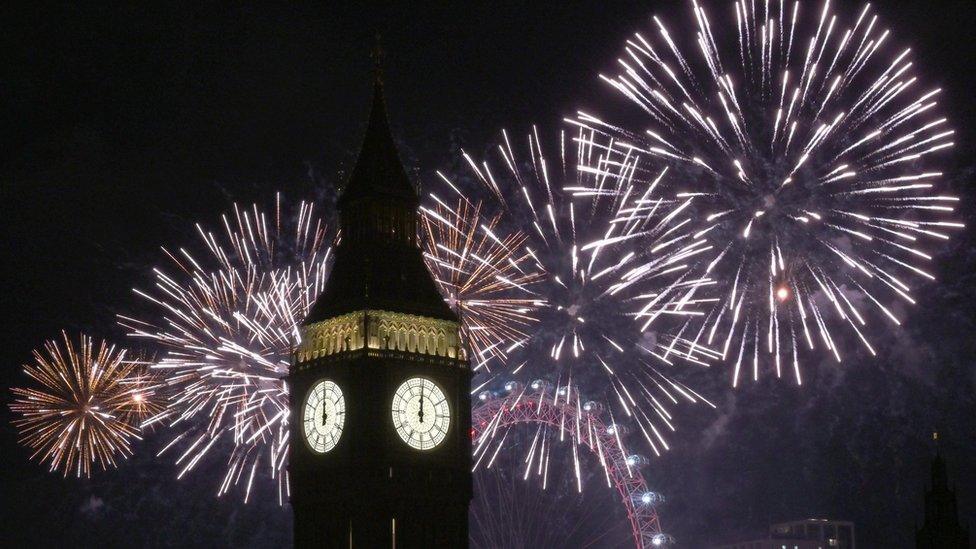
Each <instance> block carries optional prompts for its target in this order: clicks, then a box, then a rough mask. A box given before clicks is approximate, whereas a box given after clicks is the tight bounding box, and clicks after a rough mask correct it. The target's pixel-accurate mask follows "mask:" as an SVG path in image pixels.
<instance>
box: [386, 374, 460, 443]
mask: <svg viewBox="0 0 976 549" xmlns="http://www.w3.org/2000/svg"><path fill="white" fill-rule="evenodd" d="M393 425H394V426H395V427H396V431H397V434H398V435H400V438H401V439H403V442H406V443H407V444H409V445H410V446H412V447H413V448H416V449H418V450H430V449H432V448H436V447H437V445H438V444H440V443H441V442H443V441H444V437H445V436H447V429H448V427H450V426H451V407H450V406H449V405H448V403H447V397H445V396H444V391H442V390H441V388H440V387H438V386H437V384H435V383H434V382H433V381H431V380H429V379H426V378H422V377H413V378H410V379H408V380H406V381H404V382H403V383H402V384H401V385H400V387H398V388H397V390H396V393H394V394H393Z"/></svg>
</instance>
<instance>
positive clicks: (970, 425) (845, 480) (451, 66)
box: [0, 1, 976, 548]
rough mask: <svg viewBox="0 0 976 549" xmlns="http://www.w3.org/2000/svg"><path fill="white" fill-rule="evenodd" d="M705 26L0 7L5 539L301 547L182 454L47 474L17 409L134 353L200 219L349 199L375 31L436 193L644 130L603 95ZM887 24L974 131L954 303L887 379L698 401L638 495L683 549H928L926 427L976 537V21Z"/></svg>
mask: <svg viewBox="0 0 976 549" xmlns="http://www.w3.org/2000/svg"><path fill="white" fill-rule="evenodd" d="M577 4H579V5H577ZM845 7H846V8H847V9H848V10H853V9H854V8H853V7H851V6H845ZM686 9H687V7H686V6H684V5H677V4H676V3H671V2H659V3H655V2H629V1H628V2H618V3H615V4H614V5H613V7H612V8H610V7H606V6H605V5H604V3H603V2H595V3H593V4H592V5H589V6H584V5H582V3H575V2H574V3H572V7H567V6H562V5H561V4H557V3H552V4H547V5H541V4H540V5H533V6H531V7H529V6H522V5H519V4H518V3H514V2H513V3H478V4H475V5H458V6H456V7H440V8H433V7H416V6H415V7H409V8H407V7H402V8H401V7H396V6H395V5H393V4H389V5H388V4H386V3H382V4H378V5H376V6H372V7H365V6H362V5H354V4H352V3H349V4H348V5H339V6H335V5H333V6H330V7H328V8H325V7H322V8H319V9H305V8H299V7H270V8H269V7H262V8H260V9H258V8H239V9H234V10H227V11H219V10H213V9H211V10H208V9H202V8H197V9H176V8H175V7H174V8H170V7H165V8H164V7H140V8H134V7H121V8H120V7H116V8H112V9H108V8H105V9H96V8H80V7H77V8H72V7H62V8H58V9H49V8H38V7H35V6H34V5H33V4H28V3H24V4H23V5H20V6H17V5H8V6H6V7H4V8H2V10H3V11H0V21H3V29H4V30H3V32H2V33H0V121H2V127H0V129H2V131H0V143H2V146H0V204H2V206H0V208H2V209H0V212H2V215H0V219H2V221H0V222H2V224H3V235H4V242H5V244H4V246H3V247H2V254H3V255H2V264H3V265H4V266H5V267H6V269H4V271H5V276H4V281H5V284H4V285H3V286H2V288H3V294H2V301H3V310H4V311H5V319H6V321H5V322H4V330H3V331H2V335H0V338H2V360H0V386H2V387H3V391H2V393H0V401H2V402H3V407H2V410H0V479H2V480H0V486H2V490H3V494H2V496H0V501H2V506H3V509H2V511H0V532H3V536H4V538H3V539H2V540H0V544H2V545H5V546H11V545H22V544H26V543H28V542H29V541H30V542H34V543H37V544H41V543H48V544H66V543H72V544H74V545H76V546H102V545H105V544H110V545H121V544H127V545H200V546H217V545H251V546H274V545H280V544H284V543H290V539H291V537H290V532H288V529H289V528H290V521H289V518H288V515H287V509H285V510H282V509H279V508H278V507H277V505H276V504H274V502H272V501H270V499H268V498H265V499H262V498H260V497H259V498H257V501H252V502H251V503H249V504H248V505H247V506H244V505H242V504H239V503H238V501H237V498H236V495H232V496H230V497H226V498H224V499H222V500H216V499H214V498H213V497H212V492H213V490H212V487H213V486H214V484H215V482H214V478H212V477H208V476H207V475H208V474H212V475H218V474H219V473H220V472H219V470H216V469H215V470H214V471H212V472H210V473H208V472H207V471H206V470H204V471H202V472H199V471H198V472H197V474H196V476H194V475H191V476H190V477H187V478H185V479H183V480H181V481H176V480H175V469H174V468H173V466H172V465H171V463H170V461H169V460H162V459H160V460H154V459H153V458H152V456H153V454H154V453H155V450H156V449H157V448H158V447H159V445H160V443H161V441H163V440H164V437H155V438H154V437H152V436H150V437H149V438H148V439H147V440H146V441H144V442H142V443H140V444H137V449H138V450H139V452H138V455H137V457H136V458H134V459H133V460H130V461H128V462H125V463H123V464H122V465H121V467H120V468H119V470H117V471H108V472H104V473H102V472H99V473H97V474H95V475H94V478H93V479H92V480H90V481H79V480H75V479H68V480H62V479H61V478H60V476H58V475H53V474H48V473H47V472H46V469H45V467H44V466H42V465H39V464H37V463H31V462H28V461H27V457H28V453H27V451H26V450H25V449H23V448H21V447H20V446H18V445H17V442H16V433H15V431H14V429H13V428H12V427H11V426H10V422H9V420H10V413H9V411H8V409H7V403H8V402H9V400H10V393H9V391H8V390H7V389H6V388H7V387H10V386H14V385H23V384H25V383H26V377H25V376H24V375H23V374H22V372H21V364H23V363H24V362H26V361H28V360H29V358H30V352H31V349H33V348H35V347H38V346H40V345H41V344H42V343H43V341H44V340H45V339H48V338H52V337H55V336H57V334H58V333H59V332H60V330H62V329H66V330H68V331H69V332H72V333H74V332H77V331H81V330H83V331H85V332H87V333H89V334H91V335H95V336H99V337H108V338H113V339H115V340H116V341H120V342H124V331H123V330H122V329H120V328H119V327H118V326H117V325H116V324H115V314H116V313H118V312H122V311H126V310H128V309H130V308H131V307H133V306H135V305H134V304H135V302H136V300H135V298H134V296H133V294H132V292H131V288H132V287H134V286H146V285H148V284H150V281H151V268H152V266H153V265H154V264H156V263H158V262H159V261H160V258H161V256H160V252H159V246H160V245H170V246H173V245H175V246H179V245H180V244H181V243H184V242H187V241H188V240H189V239H191V238H193V234H192V230H193V229H192V224H193V223H194V222H197V221H201V220H203V221H206V222H208V223H212V222H215V221H216V220H217V218H218V215H219V214H220V213H222V212H224V211H226V210H227V209H228V207H229V206H230V204H231V203H232V202H234V201H237V202H241V203H248V204H249V203H251V202H255V201H257V202H260V203H264V204H267V203H269V202H270V201H271V200H272V199H273V197H274V193H275V192H276V191H281V192H282V193H283V194H284V196H286V197H288V198H293V199H295V200H298V199H301V198H315V197H322V196H327V195H331V194H332V193H331V191H330V190H329V189H331V188H333V186H334V185H335V184H336V182H338V181H341V180H342V179H343V174H344V173H345V171H347V170H348V169H349V168H350V167H351V164H352V162H353V161H354V160H355V155H356V152H357V147H358V145H359V141H360V139H361V135H362V131H363V128H364V126H365V121H366V114H367V109H368V105H369V97H370V85H371V76H370V74H371V61H370V57H369V51H370V49H371V47H372V44H373V36H374V34H375V33H377V32H379V33H381V34H382V42H383V47H384V49H385V51H386V71H385V82H386V90H387V91H386V99H387V104H388V107H389V111H390V113H391V118H392V124H393V127H394V133H395V135H396V138H397V140H398V141H399V143H400V150H401V156H402V157H403V159H404V161H405V163H406V165H407V166H408V169H409V170H410V171H411V173H412V174H413V175H414V176H415V177H417V178H418V179H419V181H421V183H423V182H424V181H425V180H430V178H431V177H432V176H433V173H434V171H435V170H437V169H449V167H450V166H451V165H452V163H455V162H456V161H457V157H456V153H457V149H458V147H460V146H463V147H465V149H466V150H471V151H474V152H480V151H482V150H483V149H484V148H485V147H486V146H487V145H489V144H490V143H491V139H490V138H492V137H494V136H495V135H497V133H498V131H499V130H500V129H501V128H508V129H509V130H512V131H514V132H518V133H524V131H525V130H526V129H528V128H529V126H530V125H531V124H532V123H538V124H540V125H543V126H546V127H554V126H555V125H556V124H557V123H558V122H559V121H560V119H561V118H562V117H564V116H569V115H572V114H573V113H575V111H576V110H577V109H580V108H586V109H590V110H593V111H597V112H601V113H627V112H628V110H627V109H628V106H627V105H626V104H625V103H624V100H623V99H622V98H620V97H618V96H617V95H616V94H614V93H612V92H611V91H610V90H609V89H608V88H607V86H605V85H603V84H601V83H600V82H599V81H598V79H597V74H598V73H599V72H601V71H611V70H613V68H614V59H615V58H616V57H617V55H618V54H619V52H620V49H621V46H622V44H623V41H624V39H625V38H626V37H628V36H629V35H630V34H631V33H632V32H634V31H637V30H644V29H645V28H647V23H648V20H649V16H650V15H652V14H653V13H664V14H668V15H669V18H670V20H671V21H672V22H678V21H682V22H683V21H685V20H686V13H685V11H684V10H686ZM877 11H878V12H879V13H880V15H881V16H882V17H883V19H884V23H885V24H886V26H888V27H890V28H891V29H892V34H893V36H892V39H894V40H896V41H897V42H898V43H900V44H903V45H907V46H911V47H912V48H913V49H914V51H915V58H916V61H917V63H918V65H919V67H920V68H919V69H918V71H917V72H918V73H920V75H921V76H922V77H923V78H924V80H925V81H926V82H928V83H931V84H937V85H939V86H941V87H942V88H944V90H945V91H944V93H945V95H944V97H943V101H942V109H943V112H945V113H946V114H947V115H948V117H949V119H950V121H951V125H952V127H953V128H954V129H956V130H957V137H958V138H957V139H956V147H955V149H954V153H953V155H952V156H953V157H954V161H953V162H952V163H951V164H950V165H949V166H948V167H947V169H946V181H948V182H949V183H950V185H951V186H952V187H953V190H954V192H955V193H956V194H958V195H960V196H962V197H963V200H964V203H965V205H964V206H963V207H962V210H961V214H962V215H961V217H963V218H964V221H965V222H966V223H967V225H968V226H969V227H970V228H969V229H967V230H966V231H965V232H961V233H959V234H958V235H957V236H958V237H957V238H954V239H953V240H952V241H951V243H950V244H949V245H948V246H947V247H946V248H945V249H944V254H943V255H942V256H940V257H939V259H938V261H937V263H936V265H938V267H937V268H936V274H937V276H938V280H939V282H938V283H936V284H932V285H929V286H927V287H924V288H921V289H920V290H919V291H918V296H917V297H918V299H919V305H918V306H917V307H916V309H915V310H914V314H912V315H910V316H909V320H908V321H907V322H905V323H904V324H903V326H901V327H899V328H891V329H889V330H887V331H886V333H885V334H884V335H881V336H879V337H878V338H877V340H876V341H875V343H876V348H877V349H879V356H878V357H877V358H874V359H869V358H866V357H862V356H860V355H858V354H856V353H855V354H852V355H851V357H850V360H847V361H845V362H844V363H843V364H842V365H841V366H839V367H838V366H837V365H835V364H834V363H832V362H824V363H823V364H817V363H816V362H815V361H810V363H809V364H808V368H809V370H808V372H810V373H809V376H808V377H809V379H808V382H807V383H805V384H804V386H803V387H801V388H797V387H794V386H792V384H791V383H788V382H779V383H777V382H775V380H764V381H760V382H759V383H756V384H752V383H747V384H746V385H745V386H744V387H741V388H739V389H738V390H736V391H731V390H729V389H728V387H727V378H721V379H719V377H721V376H711V377H710V378H709V377H703V378H696V379H693V380H689V382H692V381H693V382H695V383H697V384H698V386H699V387H700V388H701V390H702V391H703V392H704V393H706V394H707V395H708V396H709V397H710V398H712V399H713V400H714V401H715V402H716V403H717V404H718V409H717V410H705V409H700V410H695V411H692V412H691V413H689V414H688V415H685V416H683V417H681V418H679V431H678V433H677V434H675V435H674V436H673V437H672V439H671V440H672V442H673V443H674V444H673V448H672V451H671V452H670V453H668V454H667V455H666V456H665V457H663V458H661V459H659V460H656V461H654V462H652V464H651V465H650V466H649V467H648V468H647V469H646V475H645V476H646V477H647V478H648V479H649V482H650V483H651V484H653V485H654V486H656V487H657V488H658V489H659V490H660V491H661V492H663V493H664V494H666V495H667V496H668V498H669V503H668V505H667V506H666V507H664V508H663V509H662V512H661V515H662V521H663V523H664V525H665V530H666V531H668V532H670V533H671V534H672V535H674V536H675V537H676V538H677V539H678V540H679V542H681V546H682V547H703V546H706V545H707V544H709V543H711V542H717V541H722V540H726V539H731V538H735V537H737V536H750V535H758V534H760V533H762V532H763V531H764V530H765V529H766V526H767V525H768V524H769V523H770V522H774V521H779V520H789V519H794V518H804V517H808V516H818V517H832V518H838V519H845V520H852V521H854V522H855V524H856V528H857V535H858V541H859V546H861V547H865V548H871V547H908V546H911V545H912V543H913V541H911V540H912V535H913V526H914V524H915V523H916V521H918V520H920V519H921V509H922V494H923V489H924V486H925V483H926V479H927V475H928V463H929V458H930V456H931V455H932V454H933V452H934V446H933V445H932V444H931V442H930V439H931V432H932V430H933V429H938V430H939V431H940V432H941V433H942V438H943V443H942V452H943V454H944V455H945V456H946V457H947V460H948V464H949V473H950V478H951V479H952V480H953V481H954V482H955V484H956V486H957V488H958V491H959V504H960V507H961V510H962V514H963V517H964V519H968V520H969V522H970V524H971V525H973V526H976V459H974V458H973V457H972V456H973V455H976V419H974V418H976V397H974V394H976V299H974V297H973V291H972V288H973V287H974V284H976V277H974V270H976V238H974V234H973V231H972V228H973V227H976V219H974V217H976V216H974V212H976V209H974V207H973V204H974V203H976V192H974V191H973V176H974V173H973V172H974V162H973V158H974V153H976V132H974V130H973V128H976V107H974V104H973V103H972V93H973V90H974V89H976V77H974V70H973V69H974V67H976V59H974V57H976V56H974V54H976V46H974V42H973V40H972V29H974V28H976V9H974V8H973V7H972V3H971V2H955V3H939V4H938V7H937V8H936V7H934V6H933V5H932V4H930V3H928V2H916V3H903V2H884V3H881V4H880V5H878V6H877ZM594 489H600V487H599V486H595V487H594ZM269 498H270V496H269ZM597 499H599V498H597Z"/></svg>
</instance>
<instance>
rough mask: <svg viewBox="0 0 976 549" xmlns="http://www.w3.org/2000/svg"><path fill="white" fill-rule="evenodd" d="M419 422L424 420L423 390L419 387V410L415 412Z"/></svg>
mask: <svg viewBox="0 0 976 549" xmlns="http://www.w3.org/2000/svg"><path fill="white" fill-rule="evenodd" d="M417 416H418V417H419V418H420V423H423V422H424V390H423V389H420V411H419V412H418V413H417Z"/></svg>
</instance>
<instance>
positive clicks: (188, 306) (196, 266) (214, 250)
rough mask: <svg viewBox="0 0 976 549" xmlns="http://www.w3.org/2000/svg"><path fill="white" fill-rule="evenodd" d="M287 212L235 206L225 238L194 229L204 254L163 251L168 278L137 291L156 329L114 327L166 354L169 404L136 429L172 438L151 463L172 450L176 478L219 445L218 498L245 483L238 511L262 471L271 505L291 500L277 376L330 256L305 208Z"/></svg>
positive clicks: (123, 320) (162, 365)
mask: <svg viewBox="0 0 976 549" xmlns="http://www.w3.org/2000/svg"><path fill="white" fill-rule="evenodd" d="M293 213H294V216H293V217H283V214H282V206H281V197H280V196H279V197H277V200H276V203H275V212H274V214H273V216H268V215H267V214H266V213H264V212H263V211H261V210H260V209H259V208H258V207H257V206H256V205H255V206H253V207H252V208H251V209H250V210H247V209H241V208H239V207H237V206H236V205H235V206H234V213H233V215H232V216H226V215H225V216H223V218H222V221H223V228H224V232H223V234H222V235H221V234H215V233H212V232H210V231H208V230H205V229H204V228H203V227H202V226H200V225H197V232H198V233H199V236H200V238H201V240H202V241H203V244H204V246H203V250H204V252H203V254H200V255H197V254H194V253H191V252H190V251H188V250H187V249H184V248H180V249H179V250H178V252H175V253H174V252H171V251H169V250H166V249H165V248H164V249H163V251H164V253H165V254H166V256H167V257H168V258H169V259H170V260H171V261H172V265H171V267H175V269H176V274H170V273H169V272H167V271H166V270H165V269H163V268H157V269H155V270H154V272H155V275H156V284H155V289H154V290H153V291H142V290H135V292H136V293H137V294H138V295H139V296H141V297H143V298H144V299H146V300H147V301H148V302H149V303H150V304H151V305H152V308H153V310H154V314H155V315H157V317H158V320H157V319H153V320H144V319H138V318H133V317H128V316H120V317H119V322H120V324H122V325H123V326H125V327H126V328H128V329H129V330H130V334H129V335H130V336H132V337H136V338H141V339H148V340H150V341H153V342H155V343H156V344H158V345H159V346H160V347H162V349H164V350H165V354H164V355H163V356H162V358H161V360H159V361H158V362H156V364H154V365H153V368H154V369H155V370H156V371H158V372H160V373H161V374H162V375H163V376H164V378H165V383H166V385H167V386H168V387H169V388H170V389H171V390H172V391H173V392H174V393H175V395H174V396H173V397H171V398H170V400H169V402H168V406H167V408H166V410H165V411H163V412H161V413H159V414H156V415H154V416H153V417H151V418H148V419H147V420H146V421H145V422H144V424H145V425H153V424H157V423H159V424H163V425H165V426H167V427H170V428H174V429H177V430H178V431H179V432H178V434H177V435H175V436H174V438H173V439H172V441H171V442H170V443H168V444H167V445H166V446H165V447H164V448H163V449H162V450H161V451H160V452H159V453H160V454H163V453H165V452H169V451H171V450H172V451H174V452H179V454H178V457H177V459H176V463H177V465H178V466H179V468H180V471H179V477H183V476H184V475H185V474H187V473H188V472H189V471H191V470H192V469H193V468H194V467H195V466H196V465H197V464H198V463H200V462H201V461H202V460H203V459H204V458H206V457H207V454H208V452H210V450H212V449H213V448H214V447H215V445H216V444H217V442H218V441H223V443H222V445H221V446H218V448H224V447H227V446H228V445H229V446H231V447H232V450H231V451H230V454H229V456H227V457H226V458H222V457H218V456H211V457H212V458H213V459H218V460H220V459H224V460H225V461H226V463H227V469H226V473H225V475H224V478H223V480H222V481H221V483H220V487H219V489H218V495H222V494H224V493H227V492H228V491H230V490H231V489H232V488H233V487H235V486H237V485H240V484H243V485H244V487H245V502H246V501H247V498H248V497H249V496H250V492H251V488H252V486H253V482H254V478H255V473H256V471H258V470H259V467H260V470H261V471H267V472H268V476H269V477H270V478H271V479H273V480H274V481H276V483H277V489H278V497H279V502H283V501H284V500H285V498H286V496H287V491H288V486H287V474H286V471H285V466H286V464H287V456H288V421H287V419H288V418H287V411H288V402H287V398H288V397H287V387H286V386H285V383H284V380H283V378H284V376H285V375H286V374H287V372H288V368H289V364H290V360H291V350H292V348H293V346H294V345H295V344H296V343H297V342H298V337H299V335H298V324H299V323H300V322H301V320H302V319H303V318H304V317H305V314H306V313H307V312H308V309H309V307H311V305H312V304H313V303H314V300H315V298H316V296H317V295H318V294H319V292H321V290H322V288H323V286H324V283H325V280H326V274H327V267H328V264H329V260H330V256H331V248H330V247H329V245H328V240H327V239H326V234H327V232H328V231H327V227H326V225H325V224H324V223H323V221H322V220H321V219H320V218H319V217H318V216H317V215H316V213H315V212H313V208H312V206H311V205H310V204H307V203H304V202H302V203H301V204H300V205H299V207H298V208H297V212H293ZM286 215H287V213H286ZM150 318H152V317H150Z"/></svg>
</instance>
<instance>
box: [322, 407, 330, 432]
mask: <svg viewBox="0 0 976 549" xmlns="http://www.w3.org/2000/svg"><path fill="white" fill-rule="evenodd" d="M328 421H329V412H328V410H327V409H326V407H325V405H323V406H322V427H325V424H326V423H327V422H328Z"/></svg>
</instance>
